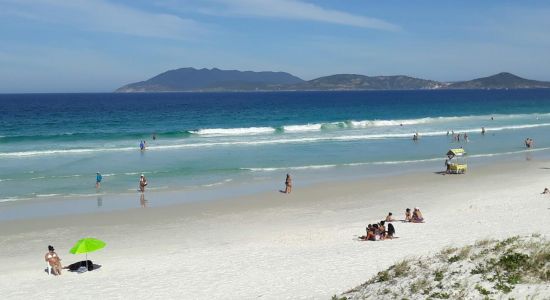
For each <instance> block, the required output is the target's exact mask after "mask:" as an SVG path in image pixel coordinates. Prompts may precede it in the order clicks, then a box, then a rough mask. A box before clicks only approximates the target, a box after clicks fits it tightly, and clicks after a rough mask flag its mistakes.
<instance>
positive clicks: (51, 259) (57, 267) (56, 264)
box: [44, 246, 63, 275]
mask: <svg viewBox="0 0 550 300" xmlns="http://www.w3.org/2000/svg"><path fill="white" fill-rule="evenodd" d="M44 259H45V260H46V261H47V262H48V264H50V266H51V267H52V273H53V274H54V275H61V269H62V268H63V267H61V258H59V256H58V255H57V253H55V249H54V248H53V247H52V246H48V253H46V255H45V256H44Z"/></svg>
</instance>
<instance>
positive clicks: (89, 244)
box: [69, 238, 107, 270]
mask: <svg viewBox="0 0 550 300" xmlns="http://www.w3.org/2000/svg"><path fill="white" fill-rule="evenodd" d="M105 245H107V244H105V242H104V241H101V240H98V239H95V238H83V239H81V240H79V241H78V242H76V244H75V245H74V246H73V247H72V248H71V250H70V251H69V252H70V253H72V254H82V253H85V254H86V269H87V270H90V269H89V268H90V267H89V266H88V252H94V251H97V250H99V249H103V247H105Z"/></svg>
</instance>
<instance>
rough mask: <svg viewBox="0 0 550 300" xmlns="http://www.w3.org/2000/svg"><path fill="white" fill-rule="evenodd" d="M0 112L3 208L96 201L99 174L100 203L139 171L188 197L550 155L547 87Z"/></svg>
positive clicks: (121, 102) (129, 100) (67, 102)
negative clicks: (461, 151)
mask: <svg viewBox="0 0 550 300" xmlns="http://www.w3.org/2000/svg"><path fill="white" fill-rule="evenodd" d="M0 105H1V106H0V125H1V127H0V201H2V202H13V201H23V200H29V199H32V200H40V199H48V198H56V197H57V198H59V197H79V196H86V195H97V194H98V192H97V191H96V189H95V172H97V171H99V172H101V173H102V174H103V184H102V188H101V190H100V191H99V194H101V195H116V194H125V193H127V194H131V193H135V192H136V190H137V183H138V179H139V174H140V173H144V174H145V175H146V176H147V177H148V180H149V183H150V185H149V191H150V192H155V191H172V190H183V191H188V192H190V193H191V192H194V191H197V190H206V189H224V188H225V187H227V188H230V187H233V186H234V185H235V184H237V183H239V184H240V183H247V184H250V185H254V184H255V185H256V186H257V187H261V186H268V185H270V184H271V185H273V182H276V183H280V182H282V181H283V180H284V175H285V174H286V173H292V174H293V175H294V176H295V182H296V181H297V182H298V183H299V182H300V180H302V181H305V179H304V178H308V179H312V178H313V179H314V178H320V177H323V176H326V175H327V174H338V176H344V175H343V174H345V173H346V172H347V173H349V174H351V175H354V174H355V173H357V172H362V171H365V170H376V171H377V172H383V171H384V170H385V169H388V170H390V169H391V167H390V166H393V165H395V164H397V163H405V164H418V163H422V162H435V163H437V164H441V165H443V159H444V154H445V152H446V151H447V150H448V149H449V148H451V147H464V148H465V149H466V150H467V152H468V153H469V156H470V157H472V158H474V159H480V160H482V159H484V158H487V159H489V158H491V157H495V156H501V155H503V157H506V156H505V154H506V153H522V152H523V151H525V146H524V145H523V140H524V139H525V138H526V137H531V138H533V139H534V140H535V147H536V149H538V150H544V149H546V148H550V140H549V139H548V138H547V135H548V131H549V129H550V90H494V91H388V92H295V93H169V94H44V95H42V94H28V95H0ZM491 118H493V120H491ZM481 127H485V129H486V131H487V132H486V134H485V135H482V134H481V133H480V131H481ZM447 131H454V132H455V133H462V134H463V133H467V134H468V135H469V141H468V142H465V141H460V142H457V141H454V140H453V138H452V137H451V136H450V135H449V136H448V135H447ZM415 132H418V133H419V135H420V140H419V141H417V142H413V141H412V139H411V138H412V135H413V134H414V133H415ZM153 135H154V136H155V137H156V139H153V138H152V137H153ZM140 140H146V141H147V144H148V148H147V150H146V151H140V150H139V142H140ZM503 159H505V158H503ZM386 166H387V168H386Z"/></svg>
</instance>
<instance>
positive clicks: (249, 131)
mask: <svg viewBox="0 0 550 300" xmlns="http://www.w3.org/2000/svg"><path fill="white" fill-rule="evenodd" d="M274 132H275V128H272V127H248V128H212V129H199V130H194V131H191V133H193V134H197V135H204V136H228V135H229V136H230V135H256V134H265V133H274Z"/></svg>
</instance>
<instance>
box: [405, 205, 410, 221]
mask: <svg viewBox="0 0 550 300" xmlns="http://www.w3.org/2000/svg"><path fill="white" fill-rule="evenodd" d="M411 220H412V216H411V209H410V208H407V209H405V220H404V221H405V222H410V221H411Z"/></svg>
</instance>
